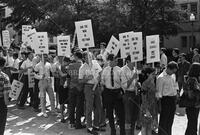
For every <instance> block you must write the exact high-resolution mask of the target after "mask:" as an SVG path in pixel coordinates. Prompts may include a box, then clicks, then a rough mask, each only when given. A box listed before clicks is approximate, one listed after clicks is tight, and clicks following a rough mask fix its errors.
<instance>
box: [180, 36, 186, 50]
mask: <svg viewBox="0 0 200 135" xmlns="http://www.w3.org/2000/svg"><path fill="white" fill-rule="evenodd" d="M181 46H182V47H187V36H182V37H181Z"/></svg>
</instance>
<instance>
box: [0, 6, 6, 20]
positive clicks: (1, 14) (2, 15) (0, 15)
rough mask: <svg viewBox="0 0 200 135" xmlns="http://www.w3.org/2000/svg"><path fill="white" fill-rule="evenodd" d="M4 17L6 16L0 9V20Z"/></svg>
mask: <svg viewBox="0 0 200 135" xmlns="http://www.w3.org/2000/svg"><path fill="white" fill-rule="evenodd" d="M5 15H6V11H5V8H1V9H0V18H1V19H2V18H4V17H5Z"/></svg>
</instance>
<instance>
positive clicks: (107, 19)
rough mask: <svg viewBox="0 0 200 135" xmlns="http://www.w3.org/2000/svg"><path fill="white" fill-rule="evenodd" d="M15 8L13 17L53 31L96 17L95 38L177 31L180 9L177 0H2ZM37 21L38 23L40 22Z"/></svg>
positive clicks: (71, 30)
mask: <svg viewBox="0 0 200 135" xmlns="http://www.w3.org/2000/svg"><path fill="white" fill-rule="evenodd" d="M0 2H3V3H6V4H7V5H8V6H9V7H12V8H13V13H12V17H11V18H12V19H11V21H12V22H13V23H14V24H15V26H16V27H17V28H18V29H19V28H20V27H21V25H22V24H35V25H36V24H37V25H36V27H37V30H39V31H47V32H49V33H50V34H51V35H58V34H60V33H65V34H73V33H74V30H75V28H74V27H75V26H74V22H75V21H79V20H85V19H92V22H93V31H94V36H95V41H96V42H97V43H99V42H102V41H104V42H108V41H109V39H110V37H111V36H112V35H115V36H116V37H118V34H119V33H122V32H127V31H135V32H137V31H142V32H143V34H144V35H150V34H160V35H163V36H168V35H176V34H177V31H178V28H179V27H178V23H179V21H180V15H179V13H180V11H179V10H177V9H176V8H175V1H174V0H106V1H103V0H101V1H100V0H0ZM36 22H37V23H36Z"/></svg>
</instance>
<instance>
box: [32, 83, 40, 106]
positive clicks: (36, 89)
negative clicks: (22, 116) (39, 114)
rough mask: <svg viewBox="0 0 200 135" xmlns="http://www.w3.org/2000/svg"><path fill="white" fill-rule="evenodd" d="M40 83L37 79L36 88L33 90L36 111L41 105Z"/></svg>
mask: <svg viewBox="0 0 200 135" xmlns="http://www.w3.org/2000/svg"><path fill="white" fill-rule="evenodd" d="M38 83H39V80H37V79H35V86H34V89H33V108H34V109H38V108H39V104H40V98H39V87H38Z"/></svg>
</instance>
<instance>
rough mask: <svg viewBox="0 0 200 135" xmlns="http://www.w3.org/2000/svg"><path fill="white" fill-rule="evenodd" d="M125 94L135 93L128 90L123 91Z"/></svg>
mask: <svg viewBox="0 0 200 135" xmlns="http://www.w3.org/2000/svg"><path fill="white" fill-rule="evenodd" d="M125 93H134V94H135V93H136V91H135V90H134V91H129V90H125Z"/></svg>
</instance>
